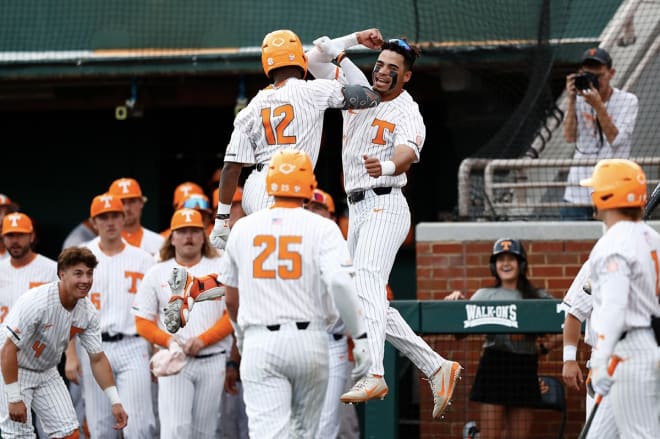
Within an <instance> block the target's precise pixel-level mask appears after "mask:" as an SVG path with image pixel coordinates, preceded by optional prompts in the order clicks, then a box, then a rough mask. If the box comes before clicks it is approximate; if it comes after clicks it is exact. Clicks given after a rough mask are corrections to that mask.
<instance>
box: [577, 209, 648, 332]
mask: <svg viewBox="0 0 660 439" xmlns="http://www.w3.org/2000/svg"><path fill="white" fill-rule="evenodd" d="M659 258H660V235H658V233H657V232H656V231H655V230H654V229H653V228H651V227H650V226H648V225H647V224H645V223H643V222H631V221H620V222H618V223H616V224H615V225H613V226H612V227H610V228H609V230H608V231H607V233H605V235H604V236H603V237H602V238H600V239H599V240H598V242H597V243H596V245H595V246H594V248H593V250H592V251H591V254H590V256H589V261H590V266H591V270H590V278H591V287H592V297H593V301H594V304H593V307H594V309H593V319H594V328H595V329H596V331H598V332H599V333H600V332H601V327H602V326H607V325H609V324H610V323H611V322H609V321H603V318H601V317H600V315H601V314H602V312H603V309H602V306H603V300H604V295H605V294H607V293H609V294H612V292H609V291H607V290H606V288H604V287H605V286H606V285H607V281H608V278H609V277H610V276H613V275H618V274H623V275H624V276H626V277H628V278H629V279H630V290H629V291H621V292H616V294H626V295H627V296H628V301H627V305H626V312H625V314H624V315H623V316H622V317H623V325H624V326H623V330H624V331H626V330H629V329H633V328H648V327H649V326H650V322H651V316H652V315H656V316H658V315H660V303H659V302H658V296H657V294H658V291H659V285H660V283H659V276H660V273H659V272H658V271H659V270H660V268H659V267H660V266H659V262H658V261H659Z"/></svg>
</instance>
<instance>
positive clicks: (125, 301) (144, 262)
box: [85, 237, 155, 335]
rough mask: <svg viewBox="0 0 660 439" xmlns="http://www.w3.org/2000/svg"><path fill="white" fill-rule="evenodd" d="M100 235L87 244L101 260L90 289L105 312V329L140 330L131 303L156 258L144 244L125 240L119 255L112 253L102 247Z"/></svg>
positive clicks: (120, 332) (90, 295)
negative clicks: (126, 242)
mask: <svg viewBox="0 0 660 439" xmlns="http://www.w3.org/2000/svg"><path fill="white" fill-rule="evenodd" d="M99 243H100V238H99V237H97V238H95V239H93V240H91V241H89V242H88V243H86V244H85V246H86V247H87V248H89V249H90V250H91V251H92V253H94V255H95V256H96V258H97V259H98V261H99V264H98V266H97V267H96V270H95V271H94V283H93V284H92V289H91V290H90V293H89V298H90V300H91V301H92V302H93V303H94V304H95V305H96V306H97V308H98V309H99V311H100V316H101V332H107V333H109V334H111V335H114V334H128V335H134V334H137V331H136V329H135V318H134V317H133V315H132V314H131V307H132V305H133V300H134V299H135V294H136V293H137V291H138V287H139V285H140V282H142V279H143V278H144V275H145V273H146V272H147V270H149V268H151V266H152V265H154V263H155V260H154V257H153V256H152V255H150V254H149V253H147V252H146V251H144V250H142V249H141V248H137V247H133V246H132V245H129V244H125V247H124V249H123V250H122V251H121V252H120V253H117V254H116V255H112V256H108V255H106V254H105V253H104V252H103V250H101V248H100V247H99Z"/></svg>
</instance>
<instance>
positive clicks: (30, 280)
mask: <svg viewBox="0 0 660 439" xmlns="http://www.w3.org/2000/svg"><path fill="white" fill-rule="evenodd" d="M34 256H35V257H34V259H32V260H31V261H30V262H29V263H27V264H25V265H23V266H21V267H15V266H14V265H13V264H12V263H11V258H7V259H3V260H2V261H0V323H2V322H3V321H4V319H5V317H6V316H7V313H8V312H9V310H10V309H11V306H12V305H13V304H14V302H15V301H16V299H17V298H18V296H20V295H21V294H23V293H24V292H26V291H27V290H29V289H30V288H34V287H36V286H39V285H42V284H45V283H48V282H54V281H56V280H58V279H57V262H55V261H53V260H52V259H50V258H47V257H46V256H43V255H40V254H37V253H35V255H34Z"/></svg>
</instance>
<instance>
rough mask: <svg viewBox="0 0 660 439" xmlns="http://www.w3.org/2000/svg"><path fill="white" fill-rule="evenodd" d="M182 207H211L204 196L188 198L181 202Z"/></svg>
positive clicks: (207, 208)
mask: <svg viewBox="0 0 660 439" xmlns="http://www.w3.org/2000/svg"><path fill="white" fill-rule="evenodd" d="M183 207H185V208H188V209H205V210H209V209H211V205H210V204H209V202H208V201H206V200H205V199H204V198H188V199H187V200H186V201H184V202H183Z"/></svg>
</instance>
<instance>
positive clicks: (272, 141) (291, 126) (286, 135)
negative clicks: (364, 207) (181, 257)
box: [211, 29, 382, 248]
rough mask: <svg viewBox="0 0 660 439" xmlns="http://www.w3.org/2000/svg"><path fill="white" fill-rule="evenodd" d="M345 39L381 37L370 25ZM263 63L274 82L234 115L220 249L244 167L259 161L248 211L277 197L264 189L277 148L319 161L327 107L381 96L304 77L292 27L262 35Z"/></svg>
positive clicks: (246, 197)
mask: <svg viewBox="0 0 660 439" xmlns="http://www.w3.org/2000/svg"><path fill="white" fill-rule="evenodd" d="M342 41H346V44H347V45H348V46H349V47H350V46H353V45H356V44H359V43H361V44H364V45H365V46H367V47H371V48H376V47H378V46H379V45H380V43H381V41H382V39H381V36H380V31H378V29H368V30H364V31H361V32H357V33H354V34H350V35H347V36H346V37H344V40H342ZM312 50H316V49H312ZM261 64H262V66H263V69H264V73H265V74H266V76H267V77H268V78H269V79H271V80H272V81H273V83H272V84H271V85H270V86H268V87H267V88H266V89H264V90H261V91H260V92H259V93H258V94H257V95H256V96H255V97H254V98H253V99H252V100H251V102H250V103H249V104H248V105H247V107H245V108H244V109H243V110H241V111H240V113H238V115H237V116H236V118H235V119H234V130H233V132H232V135H231V138H230V140H229V144H228V145H227V150H226V152H225V157H224V166H223V168H222V172H221V174H220V182H219V186H218V187H219V192H220V193H219V203H218V210H217V215H216V221H215V226H214V228H213V232H212V233H211V242H212V243H213V245H215V246H216V247H217V248H224V246H225V243H226V242H227V236H229V211H230V208H231V199H232V195H233V194H234V191H235V189H236V186H237V185H238V180H239V177H240V173H241V169H242V168H243V166H246V165H256V167H255V169H254V170H253V171H252V172H251V173H250V175H249V176H248V178H247V180H246V181H245V184H244V186H243V210H244V211H245V213H246V214H247V215H249V214H251V213H252V212H255V211H257V210H260V209H263V208H266V207H268V206H270V205H271V204H272V201H273V199H272V198H270V197H269V196H268V195H267V193H266V190H265V188H266V186H265V178H266V171H267V164H268V162H269V161H270V159H271V157H272V156H273V154H274V153H275V152H276V151H278V150H280V149H283V148H289V149H299V150H302V151H305V152H307V153H308V154H309V155H310V157H311V159H312V163H313V164H314V165H316V160H317V158H318V155H319V150H320V147H321V135H322V132H323V117H324V114H325V110H326V109H328V108H368V107H372V106H375V105H377V104H378V102H379V99H380V97H379V96H378V93H374V92H373V90H371V88H370V87H364V86H353V85H344V84H342V83H340V82H338V81H335V80H330V79H317V80H313V81H307V80H305V79H304V78H305V76H306V74H307V54H305V53H304V52H303V47H302V43H301V42H300V38H298V36H297V35H296V34H295V33H294V32H292V31H290V30H286V29H285V30H276V31H273V32H271V33H269V34H267V35H266V36H265V37H264V40H263V43H262V46H261ZM340 65H341V68H342V69H348V70H352V71H353V75H352V77H356V76H358V77H359V76H360V75H362V77H363V78H364V74H363V73H362V71H361V70H360V69H358V68H357V67H356V66H355V65H354V64H353V63H352V62H351V61H350V60H348V59H346V60H340ZM363 82H366V80H364V81H363Z"/></svg>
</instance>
